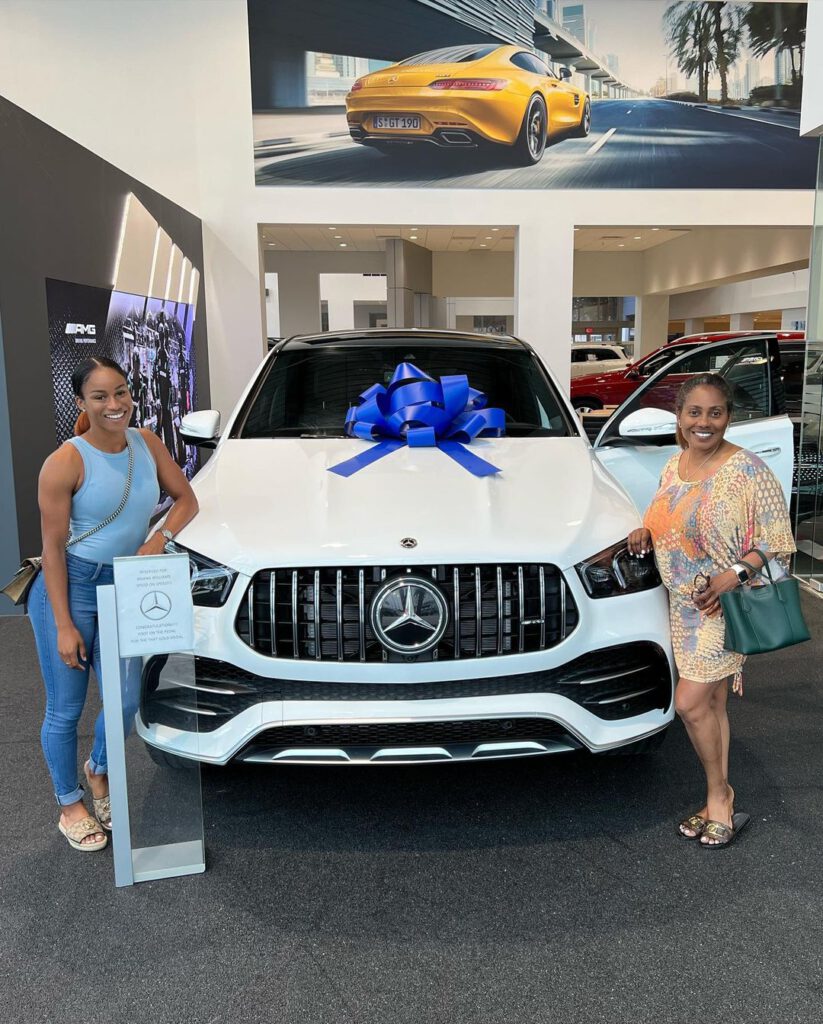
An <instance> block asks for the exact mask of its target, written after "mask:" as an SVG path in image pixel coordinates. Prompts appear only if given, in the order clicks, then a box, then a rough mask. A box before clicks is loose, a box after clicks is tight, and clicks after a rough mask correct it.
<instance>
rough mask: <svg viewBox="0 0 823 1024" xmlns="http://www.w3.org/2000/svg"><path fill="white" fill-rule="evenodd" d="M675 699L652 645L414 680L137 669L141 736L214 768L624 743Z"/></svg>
mask: <svg viewBox="0 0 823 1024" xmlns="http://www.w3.org/2000/svg"><path fill="white" fill-rule="evenodd" d="M509 665H510V662H509ZM464 669H465V670H469V669H470V665H469V664H468V663H467V664H465V665H464ZM672 694H673V676H672V666H671V660H670V658H669V656H668V654H667V653H666V651H664V650H663V649H662V648H661V647H660V646H658V645H657V644H655V643H652V642H650V641H645V642H635V643H630V644H622V645H618V646H615V647H610V648H606V649H604V650H599V651H590V652H588V653H587V654H585V655H583V656H581V657H578V658H575V659H574V660H572V661H571V662H569V663H566V664H563V665H560V666H557V667H555V668H552V669H547V670H539V671H533V672H526V673H520V674H516V675H504V676H484V677H477V678H462V679H451V680H439V681H432V680H428V681H426V680H423V681H413V682H387V681H371V682H357V681H329V680H316V679H305V678H304V679H294V678H271V677H263V676H259V675H255V674H253V673H249V672H246V671H243V670H242V669H238V668H236V667H234V666H231V665H228V664H226V663H225V662H220V661H216V660H213V659H209V658H202V657H192V656H189V655H170V656H160V657H157V658H153V659H150V660H149V661H148V662H147V663H146V665H145V667H144V673H143V693H142V700H141V710H140V716H139V719H138V731H139V733H140V734H141V735H142V737H143V738H144V739H145V740H146V742H148V743H150V744H151V745H153V746H157V747H160V748H161V749H163V750H165V751H167V752H170V753H175V754H178V755H180V756H183V757H189V758H194V759H196V760H201V761H206V762H210V763H216V764H225V763H227V762H228V761H231V760H239V761H253V762H266V763H284V762H285V763H335V764H339V763H346V764H354V763H359V764H364V763H368V764H386V763H395V764H396V763H414V762H419V761H454V760H485V759H489V758H496V757H497V758H499V757H515V756H528V755H535V754H546V753H555V752H558V751H562V750H573V749H579V748H586V749H589V750H592V751H602V750H607V749H610V748H614V747H620V746H623V745H625V744H627V743H631V742H634V741H636V740H638V739H642V738H644V737H645V736H648V735H651V734H652V733H654V732H657V731H659V730H660V729H662V728H665V726H666V725H667V724H668V722H669V721H671V718H672V716H673V705H672Z"/></svg>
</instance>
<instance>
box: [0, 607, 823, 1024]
mask: <svg viewBox="0 0 823 1024" xmlns="http://www.w3.org/2000/svg"><path fill="white" fill-rule="evenodd" d="M806 607H807V611H808V615H809V619H810V622H811V623H812V628H813V630H814V632H815V633H816V635H817V636H818V637H823V602H820V601H819V600H817V599H814V598H808V599H807V600H806ZM0 645H1V646H2V650H3V652H4V655H3V670H2V683H0V709H1V710H2V718H1V719H0V721H1V722H2V729H1V730H0V743H2V745H3V749H4V750H5V755H6V756H5V761H6V764H7V769H6V771H5V772H4V773H3V776H2V783H0V795H1V796H2V806H3V807H4V808H5V813H6V815H7V816H6V818H5V821H4V825H3V832H2V837H0V935H2V940H1V941H0V991H2V993H3V997H2V1010H0V1016H2V1019H3V1020H4V1021H6V1022H8V1024H17V1022H23V1021H25V1022H27V1024H38V1022H41V1021H42V1022H46V1021H49V1022H63V1021H95V1022H96V1021H102V1020H113V1021H122V1022H128V1024H131V1022H143V1021H147V1022H148V1021H151V1022H157V1024H166V1022H169V1024H171V1022H178V1021H179V1022H184V1021H185V1022H190V1024H207V1022H221V1024H224V1022H226V1024H235V1022H237V1024H246V1022H249V1024H252V1022H253V1024H258V1022H260V1024H262V1022H268V1021H277V1022H278V1024H283V1022H286V1024H288V1022H297V1021H307V1022H309V1021H311V1022H321V1021H322V1022H334V1024H337V1022H350V1021H357V1022H371V1021H375V1022H377V1021H380V1022H381V1024H384V1022H394V1021H398V1022H400V1021H403V1022H405V1021H409V1022H411V1021H414V1022H420V1021H434V1022H441V1021H442V1022H447V1021H448V1022H452V1021H455V1022H458V1021H470V1022H472V1024H477V1022H489V1024H499V1022H503V1021H512V1020H516V1021H518V1022H531V1021H534V1022H545V1021H552V1022H557V1024H565V1022H578V1021H579V1022H581V1024H583V1022H585V1024H592V1022H599V1021H604V1022H609V1024H615V1022H623V1021H626V1022H629V1021H631V1022H633V1024H637V1022H646V1021H649V1022H651V1021H655V1022H677V1024H680V1022H685V1021H692V1020H712V1021H715V1020H726V1019H729V1020H735V1021H743V1022H747V1024H748V1022H752V1024H754V1022H761V1021H762V1022H767V1021H768V1022H778V1024H785V1022H791V1021H804V1022H805V1021H809V1022H811V1021H819V1020H820V1016H821V1013H820V1006H821V1002H823V968H821V950H822V949H823V913H822V912H821V910H822V908H821V898H822V897H823V872H821V859H820V847H821V841H822V840H823V814H822V813H821V812H823V789H822V787H823V743H821V736H820V733H821V721H822V720H823V686H822V685H821V683H823V658H821V651H822V650H823V643H822V642H821V641H820V640H818V641H814V642H813V643H812V644H808V645H805V646H803V647H798V648H793V649H790V650H788V651H784V652H781V653H780V654H777V655H773V656H771V657H768V658H763V659H756V660H753V661H752V662H750V667H749V670H748V672H747V678H746V696H745V697H744V699H743V700H742V701H740V702H738V701H737V700H736V699H735V700H734V703H733V706H732V711H733V718H732V731H733V737H734V745H733V751H732V763H733V771H732V782H733V784H734V785H735V786H736V788H737V792H738V809H740V810H745V811H748V812H749V813H750V814H751V815H752V823H751V825H750V826H749V828H748V829H747V830H746V832H745V833H743V835H742V836H741V838H740V840H739V842H738V843H736V844H735V845H734V846H732V847H731V848H729V849H728V850H723V851H721V852H717V853H715V852H713V853H707V852H705V851H703V850H700V849H698V848H697V847H696V845H695V844H693V843H687V842H684V841H681V840H679V839H678V838H677V837H676V836H675V834H674V822H675V820H676V818H677V816H678V814H682V813H684V812H686V811H691V810H694V809H695V808H696V807H697V806H698V805H699V803H700V775H699V771H698V767H697V763H696V761H695V758H694V756H693V754H692V753H691V750H690V748H689V746H688V743H687V740H686V737H685V734H684V732H683V730H682V728H681V727H680V725H679V724H677V725H675V727H674V728H673V729H672V730H671V734H670V736H669V738H668V740H667V742H666V744H665V745H664V746H663V748H662V749H661V751H660V752H658V753H657V754H654V755H651V756H648V757H646V758H636V759H633V758H592V757H589V756H586V757H583V756H579V755H568V756H567V755H562V756H557V757H553V758H543V759H534V760H525V761H519V762H509V763H506V762H497V763H487V764H482V765H452V766H450V765H443V766H433V765H432V766H427V767H423V766H421V767H417V768H410V769H400V768H383V769H374V770H368V769H349V770H346V769H345V768H344V769H341V768H336V769H335V768H329V769H322V768H317V767H315V768H298V767H280V768H279V769H265V768H261V769H252V768H251V767H242V768H232V769H228V770H225V769H224V770H216V769H207V770H206V771H204V773H203V791H204V813H205V829H206V843H207V857H208V870H207V872H206V874H205V875H200V876H195V877H190V878H184V879H176V880H175V879H173V880H166V881H162V882H151V883H143V884H141V885H138V886H135V887H134V888H132V889H121V890H116V889H115V888H114V884H113V877H112V867H111V852H110V850H107V851H105V852H104V853H102V854H95V855H89V856H82V855H80V854H77V853H74V852H72V851H71V850H70V849H69V848H68V846H67V844H66V842H65V840H64V839H63V838H62V837H61V836H60V835H59V834H58V832H57V829H56V827H55V821H56V815H55V808H54V806H53V805H52V804H51V803H50V795H49V786H48V783H47V778H46V772H45V769H44V768H43V765H42V762H41V755H40V747H39V739H38V732H39V724H40V714H41V703H42V701H41V689H40V685H41V684H40V682H39V677H38V675H37V672H36V669H35V661H34V652H33V644H32V640H31V636H30V631H29V627H28V625H27V623H26V622H25V621H24V620H21V619H14V618H3V619H0ZM90 722H91V718H90V716H88V717H87V718H86V719H84V730H83V731H84V733H85V735H87V736H88V734H89V732H90Z"/></svg>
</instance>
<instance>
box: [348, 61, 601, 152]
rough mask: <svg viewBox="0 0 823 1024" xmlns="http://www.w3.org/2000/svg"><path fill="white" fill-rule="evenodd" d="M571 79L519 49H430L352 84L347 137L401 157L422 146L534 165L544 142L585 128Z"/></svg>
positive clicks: (583, 98) (587, 119)
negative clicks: (496, 152)
mask: <svg viewBox="0 0 823 1024" xmlns="http://www.w3.org/2000/svg"><path fill="white" fill-rule="evenodd" d="M564 72H565V74H564ZM569 77H570V73H569V72H568V71H567V70H566V69H563V70H562V71H561V74H560V76H557V75H555V73H554V72H553V71H552V70H551V69H550V68H549V67H548V65H547V64H545V63H544V62H543V61H542V60H541V59H540V58H539V57H537V56H535V55H534V54H533V53H529V52H527V51H525V50H523V48H522V47H519V46H490V45H485V46H478V45H471V46H449V47H444V48H442V49H439V50H428V51H427V52H425V53H418V54H417V55H415V56H413V57H408V58H406V60H401V61H400V62H399V63H397V64H392V65H391V66H389V67H387V68H384V69H382V70H380V71H375V72H373V73H372V74H369V75H364V76H363V77H362V78H358V79H357V81H356V82H355V83H354V84H353V85H352V88H351V92H349V94H348V95H347V96H346V119H347V121H348V126H349V134H350V135H351V137H352V139H353V140H354V141H355V142H359V143H362V144H363V145H364V146H372V147H374V148H375V149H377V150H379V151H380V152H383V153H386V154H388V155H395V156H400V157H402V155H403V153H404V152H408V150H409V148H410V147H419V146H423V145H434V146H440V147H442V148H444V149H458V148H460V147H462V148H466V147H477V146H482V145H485V144H490V145H493V146H497V147H498V148H499V149H500V150H501V151H503V152H505V153H507V155H508V156H509V158H510V159H511V161H512V163H515V164H518V165H525V166H528V165H529V164H536V163H538V162H539V161H540V159H541V157H542V156H543V152H544V150H545V148H546V142H547V140H548V139H549V137H554V136H557V135H561V134H564V133H566V134H569V135H573V136H577V137H585V136H586V135H588V134H589V131H590V130H591V120H592V108H591V100H590V99H589V95H588V93H587V92H586V91H585V90H584V89H580V88H578V87H577V86H574V85H571V84H570V83H569V81H568V78H569Z"/></svg>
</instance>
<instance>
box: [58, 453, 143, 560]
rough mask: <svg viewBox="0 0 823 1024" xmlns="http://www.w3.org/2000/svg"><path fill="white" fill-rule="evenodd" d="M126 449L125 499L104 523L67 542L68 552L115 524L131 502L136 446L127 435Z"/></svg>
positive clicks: (123, 498)
mask: <svg viewBox="0 0 823 1024" xmlns="http://www.w3.org/2000/svg"><path fill="white" fill-rule="evenodd" d="M126 447H127V448H128V450H129V471H128V474H127V475H126V487H125V490H124V491H123V497H122V498H121V499H120V504H119V505H118V506H117V508H116V509H115V510H114V512H112V513H111V514H110V515H107V516H106V518H105V519H104V520H103V522H102V523H98V524H97V526H92V528H91V529H90V530H85V531H84V532H83V533H81V534H80V536H79V537H71V538H70V539H69V540H67V541H66V550H68V549H69V548H70V547H71V546H72V545H73V544H79V543H80V541H81V540H85V539H86V538H87V537H91V535H92V534H93V533H97V531H98V530H102V529H103V527H104V526H108V525H109V523H113V522H114V520H115V519H116V518H117V517H118V516H119V515H120V513H121V512H122V511H123V509H124V508H125V507H126V502H127V501H128V500H129V493H130V492H131V479H132V476H133V473H134V446H133V445H132V443H131V438H130V437H129V435H128V433H126Z"/></svg>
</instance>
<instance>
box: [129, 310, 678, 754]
mask: <svg viewBox="0 0 823 1024" xmlns="http://www.w3.org/2000/svg"><path fill="white" fill-rule="evenodd" d="M404 367H405V368H406V371H405V372H406V373H411V375H412V377H414V376H415V374H417V375H418V379H417V381H416V382H415V381H414V380H412V381H411V382H410V384H413V385H415V386H418V385H420V379H421V378H424V380H423V385H422V387H423V391H422V392H420V393H419V394H418V393H416V392H415V393H414V394H413V393H412V392H404V394H406V395H409V396H411V398H409V399H408V401H411V400H412V399H413V400H414V401H418V400H420V395H421V394H422V395H423V397H425V398H426V400H425V401H423V402H422V403H421V405H418V406H411V408H412V409H415V410H418V411H414V412H413V413H410V412H409V411H408V409H409V406H408V404H406V409H405V411H404V412H402V413H401V414H399V416H400V419H399V420H398V419H397V417H395V418H394V419H392V417H391V416H390V415H389V413H391V412H392V410H393V409H394V408H395V407H396V406H397V402H395V405H394V406H392V407H391V409H390V408H389V405H388V404H386V403H388V397H387V396H386V395H385V394H384V391H383V389H384V388H388V389H389V391H392V388H391V387H390V386H389V385H390V382H391V381H392V380H393V379H395V380H396V379H397V375H398V368H400V370H401V371H402V370H403V368H404ZM408 367H411V370H408ZM420 371H422V373H420ZM456 375H465V376H466V377H467V379H468V384H469V386H470V388H471V389H475V390H474V391H470V392H469V395H470V404H471V409H470V410H469V411H470V413H471V411H472V410H475V411H476V410H479V409H481V408H482V406H483V399H482V398H481V399H477V398H476V392H478V391H479V392H482V393H483V394H484V395H485V397H486V400H487V406H488V407H490V408H494V409H498V410H502V412H501V413H499V414H496V415H499V416H500V417H502V418H503V419H504V420H505V429H504V436H488V432H481V434H480V436H475V437H474V438H473V439H472V440H469V436H471V429H470V427H469V426H466V425H465V422H466V421H465V417H464V418H463V419H461V417H460V415H459V413H458V414H457V415H456V420H455V422H456V424H457V426H458V427H460V425H461V424H463V425H464V427H465V430H466V431H468V433H458V434H454V433H453V432H452V440H451V441H450V442H446V443H443V444H434V445H432V444H431V440H432V436H431V435H430V436H429V444H428V445H424V446H419V445H418V444H417V442H416V441H414V439H413V437H412V434H411V433H409V434H408V436H407V438H406V439H407V440H408V441H409V442H410V443H408V444H407V443H405V441H404V439H403V438H404V437H405V436H406V434H405V432H406V429H407V428H409V427H411V429H412V431H413V430H414V428H419V427H421V426H425V425H427V424H429V423H431V422H432V420H431V418H430V415H429V413H428V412H425V411H423V412H420V411H419V409H420V408H421V407H422V406H426V407H427V408H428V410H429V412H430V413H431V416H435V418H436V416H438V415H440V413H442V411H443V407H444V406H443V403H440V404H438V399H437V397H436V395H437V394H441V392H440V391H438V387H440V385H442V390H443V391H448V390H449V386H450V381H452V380H453V379H454V377H455V376H456ZM401 376H402V372H401ZM426 381H430V382H431V387H429V385H428V384H427V383H426ZM374 385H379V387H377V388H374V387H373V386H374ZM401 391H402V387H401ZM364 393H367V394H366V395H365V398H364V400H363V401H362V402H361V405H360V413H363V410H364V409H365V408H366V407H367V404H368V402H369V400H370V396H371V399H372V400H373V396H374V395H375V393H377V394H384V398H385V402H384V405H380V401H382V399H378V401H377V404H378V405H379V406H380V408H381V409H383V411H384V412H386V414H387V416H388V420H387V422H389V423H391V422H393V423H394V425H395V427H396V426H397V423H398V422H401V421H402V426H401V427H400V429H399V431H395V440H394V441H393V442H392V441H389V442H387V441H386V439H385V436H386V435H385V434H384V433H381V432H380V430H372V432H371V433H368V430H360V431H358V430H356V429H354V427H353V423H354V421H357V420H358V418H359V419H360V421H361V423H362V421H363V420H368V416H366V415H365V413H364V414H363V416H360V413H355V414H349V415H348V417H347V413H348V411H349V410H350V409H351V408H352V407H355V408H356V407H357V406H358V402H359V401H361V396H363V395H364ZM449 394H452V392H449ZM432 396H435V397H432ZM405 401H406V400H404V402H405ZM450 401H452V399H451V398H447V399H446V401H445V404H446V406H448V404H449V402H450ZM432 409H433V410H434V412H431V410H432ZM438 410H439V411H438ZM454 412H455V410H454V408H452V409H451V410H450V412H449V415H452V414H454ZM647 413H648V410H643V411H642V412H641V417H643V416H644V414H647ZM469 418H470V419H471V416H469ZM481 418H482V417H481ZM492 419H493V417H492ZM647 419H648V417H647V416H645V418H644V422H643V431H644V433H645V434H648V433H649V430H650V428H649V424H648V422H647ZM369 429H370V428H369ZM182 430H183V436H184V439H185V440H186V441H187V442H188V443H196V444H201V445H204V446H207V447H212V448H215V451H214V453H213V455H212V456H211V458H210V460H209V462H208V463H207V464H206V466H205V468H204V469H203V470H202V471H201V472H200V473H199V474H198V475H197V476H196V478H195V480H194V484H193V486H194V489H195V491H196V493H197V498H198V501H199V503H200V512H199V514H198V515H197V517H196V518H195V519H194V520H193V521H192V522H191V523H190V524H189V525H188V526H187V527H186V528H185V529H184V530H183V531H182V532H181V533H180V534H179V536H178V538H177V539H176V544H177V549H178V550H185V551H187V552H188V554H189V556H190V561H191V566H192V592H193V596H194V604H195V625H196V646H195V650H194V652H193V657H192V656H191V655H163V656H158V657H155V658H150V659H148V660H147V661H146V662H145V666H144V672H143V690H142V700H141V707H140V712H139V715H138V731H139V733H140V735H141V736H142V738H143V739H144V740H145V741H146V743H147V745H148V746H149V749H150V751H151V752H153V756H155V757H157V758H161V759H162V758H164V757H165V758H172V759H173V758H181V757H182V758H191V759H195V760H200V761H204V762H208V763H212V764H226V763H227V762H230V761H232V760H239V761H245V762H265V763H280V762H283V763H287V762H290V763H295V762H298V763H335V764H363V763H368V764H396V763H399V762H402V763H411V762H423V761H457V760H484V759H488V758H500V757H515V756H527V755H535V754H547V753H554V752H557V751H564V750H573V749H587V750H589V751H592V752H606V751H612V750H618V749H626V750H642V749H649V747H651V746H654V745H656V743H657V742H659V740H660V739H662V736H663V732H664V730H665V729H666V727H667V725H668V724H669V722H670V721H671V719H672V716H673V706H672V693H673V664H672V659H671V651H670V646H669V624H668V612H667V599H666V594H665V591H664V589H663V588H662V586H661V584H660V579H659V577H658V574H657V571H656V568H655V565H654V562H653V559H652V558H651V557H648V556H647V557H646V558H642V559H634V558H630V557H629V556H628V554H627V551H626V547H625V541H626V536H627V534H628V533H629V531H630V530H632V529H633V528H635V527H636V526H639V525H640V516H639V513H638V510H637V507H636V506H635V504H634V503H633V502H632V500H631V499H630V497H629V496H628V494H627V493H626V491H625V490H624V489H623V488H622V486H621V485H620V484H619V483H618V482H617V480H616V479H615V477H614V476H613V475H612V472H611V471H609V470H607V469H606V468H604V466H603V465H602V464H601V462H600V461H599V458H598V454H597V452H596V451H595V450H594V449H593V448H592V446H591V445H590V443H589V441H588V440H587V438H586V436H585V434H583V433H582V431H581V428H580V426H579V424H578V421H577V418H576V416H575V415H574V413H573V411H572V408H571V406H570V404H569V402H568V399H567V398H566V397H565V396H564V395H563V394H562V393H561V391H560V389H559V387H558V386H557V384H556V383H555V382H554V381H553V379H552V378H551V375H550V374H549V373H548V372H547V371H546V369H545V368H544V367H543V366H542V364H541V363H540V361H539V359H538V358H537V356H536V355H535V353H534V352H533V351H532V350H531V349H530V348H529V346H528V345H526V344H524V343H523V342H521V341H518V340H517V339H515V338H508V337H492V336H487V335H482V336H479V335H468V334H457V333H452V332H446V331H429V330H415V331H410V330H390V329H389V330H380V331H366V332H359V333H356V332H352V333H346V334H323V335H318V336H312V337H297V338H293V339H290V340H288V341H284V342H280V343H278V345H277V346H276V347H275V348H274V349H273V350H272V351H271V352H270V353H269V354H268V356H267V357H266V359H265V360H264V362H263V364H262V365H261V367H260V369H259V371H258V372H257V374H256V375H255V378H254V379H253V381H252V382H251V384H250V385H249V387H248V389H247V391H246V393H245V395H244V396H243V397H242V399H241V400H240V402H239V404H238V406H237V408H236V409H235V411H234V412H233V414H232V416H231V417H230V419H229V422H228V424H227V426H226V429H225V430H224V431H223V433H222V435H221V436H219V437H218V434H219V415H218V413H216V412H213V411H206V412H197V413H192V414H190V415H189V416H187V417H186V419H185V420H184V422H183V427H182ZM491 433H493V434H494V433H500V431H499V430H492V431H491ZM352 434H354V435H355V436H351V435H352ZM397 434H399V436H400V439H399V440H398V439H397ZM367 435H368V436H367ZM441 435H442V432H441ZM455 438H456V439H455ZM424 440H425V438H424ZM381 446H382V447H381ZM464 455H465V456H466V457H464ZM472 456H476V457H477V458H478V460H482V463H481V462H474V461H473V459H472ZM352 459H355V461H354V463H353V464H352V463H351V462H350V460H352ZM341 463H348V465H347V466H346V467H344V469H343V472H342V473H341V472H338V471H336V469H337V468H338V467H340V464H341ZM489 463H490V464H492V467H493V468H495V469H497V470H498V471H497V472H493V471H492V470H491V469H487V470H482V469H481V470H480V471H478V465H481V466H482V465H488V464H489ZM483 474H485V475H483Z"/></svg>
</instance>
